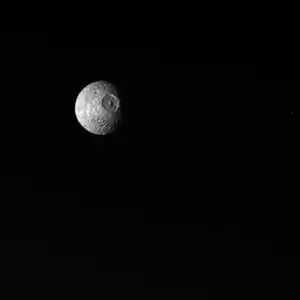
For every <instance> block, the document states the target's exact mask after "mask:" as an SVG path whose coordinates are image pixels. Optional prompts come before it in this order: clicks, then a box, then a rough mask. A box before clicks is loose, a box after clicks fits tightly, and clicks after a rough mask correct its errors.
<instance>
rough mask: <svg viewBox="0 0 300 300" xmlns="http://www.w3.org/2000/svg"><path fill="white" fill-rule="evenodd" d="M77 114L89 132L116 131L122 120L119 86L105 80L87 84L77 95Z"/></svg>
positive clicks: (108, 132)
mask: <svg viewBox="0 0 300 300" xmlns="http://www.w3.org/2000/svg"><path fill="white" fill-rule="evenodd" d="M75 115H76V118H77V120H78V122H79V123H80V124H81V126H82V127H83V128H84V129H86V130H87V131H88V132H91V133H93V134H97V135H106V134H110V133H112V132H114V131H115V130H116V128H117V127H118V125H119V123H120V121H121V106H120V99H119V97H118V94H117V88H116V87H115V86H113V85H112V84H110V83H108V82H105V81H97V82H92V83H91V84H89V85H87V86H86V87H84V88H83V89H82V90H81V92H80V93H79V94H78V96H77V99H76V103H75Z"/></svg>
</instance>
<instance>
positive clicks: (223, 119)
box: [1, 32, 298, 191]
mask: <svg viewBox="0 0 300 300" xmlns="http://www.w3.org/2000/svg"><path fill="white" fill-rule="evenodd" d="M205 38H207V39H208V42H210V43H207V44H208V45H210V44H211V45H212V46H209V47H207V48H205V49H204V48H202V47H199V48H197V47H186V48H184V47H178V48H177V49H174V48H173V47H169V48H168V47H165V46H161V47H160V46H159V45H158V44H153V45H147V46H130V45H129V44H126V45H125V44H119V45H118V44H117V43H114V44H112V45H110V44H109V43H103V44H102V42H101V41H97V40H95V41H93V42H89V40H86V41H85V40H84V39H83V40H81V39H80V37H78V36H76V35H68V34H65V35H64V34H61V35H59V36H58V35H51V34H47V33H32V32H29V33H15V32H14V33H10V32H7V33H5V34H3V40H5V41H6V43H4V44H5V47H3V49H2V69H1V71H2V72H1V74H2V77H1V80H2V84H3V86H5V89H4V93H3V95H2V97H3V99H5V100H4V101H3V109H2V111H3V117H2V119H1V121H2V122H3V126H2V140H3V142H2V145H3V146H2V151H3V156H4V157H8V158H10V159H7V160H6V161H4V163H3V170H5V172H6V174H15V173H16V172H17V173H23V174H24V173H25V174H27V173H31V174H32V175H33V176H34V177H35V179H34V182H35V183H34V186H35V188H36V189H38V190H41V191H44V190H49V189H50V190H55V191H57V190H59V191H61V190H64V191H70V190H73V189H74V186H75V185H76V187H77V188H78V189H79V190H81V189H83V187H84V186H85V184H77V183H78V182H85V180H87V181H89V184H91V185H97V184H99V182H101V183H103V184H105V185H109V181H110V179H108V178H116V174H117V178H118V180H119V181H120V182H121V183H122V185H121V186H122V187H121V188H120V190H121V191H124V190H125V189H126V188H125V186H127V185H128V184H131V183H130V182H129V177H128V174H129V173H131V172H133V170H134V173H135V175H137V174H139V172H140V171H141V170H139V171H138V169H139V168H142V169H143V164H144V163H145V162H149V161H156V162H157V161H160V160H162V159H163V158H162V157H161V156H162V155H161V153H166V154H167V155H168V156H174V158H175V157H179V156H180V157H185V156H190V154H191V151H192V152H193V154H194V155H198V156H201V155H202V153H203V149H213V148H214V149H222V148H223V146H226V147H227V148H228V147H229V148H231V147H232V148H235V147H236V146H237V145H242V146H243V147H245V148H250V147H252V146H255V144H264V143H295V142H297V124H298V121H297V119H298V117H297V116H298V109H297V107H296V98H297V97H296V96H295V95H297V94H296V92H297V84H298V81H297V80H295V79H297V78H295V77H293V76H292V75H291V73H289V72H282V71H284V69H281V68H280V67H278V66H273V68H272V66H262V64H261V63H255V62H254V63H253V62H250V60H248V62H247V60H245V62H243V60H242V59H241V58H239V59H237V60H236V62H234V60H232V61H233V63H230V60H229V59H228V60H226V55H227V52H226V50H224V51H223V52H222V57H220V56H218V55H219V52H218V45H217V42H215V44H214V41H213V40H210V38H209V36H208V37H205ZM20 46H21V47H20ZM250 50H251V49H250ZM229 52H230V51H229V49H228V53H229ZM286 70H287V69H286ZM283 74H290V76H291V77H290V78H287V77H286V75H283ZM96 80H107V81H109V82H111V83H112V84H114V85H116V86H117V88H118V91H119V94H120V98H121V99H122V101H123V108H124V120H123V126H122V127H121V128H120V130H119V131H117V133H116V134H115V135H113V136H110V137H99V136H95V135H92V134H89V133H87V132H86V131H85V130H83V129H82V127H81V126H79V125H78V122H77V120H76V118H75V115H74V105H75V101H76V98H77V95H78V93H79V92H80V91H81V89H82V88H83V87H85V86H86V85H87V84H89V83H91V82H93V81H96ZM292 111H294V112H295V113H294V115H293V116H292V115H291V112H292ZM104 174H105V175H104Z"/></svg>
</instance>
